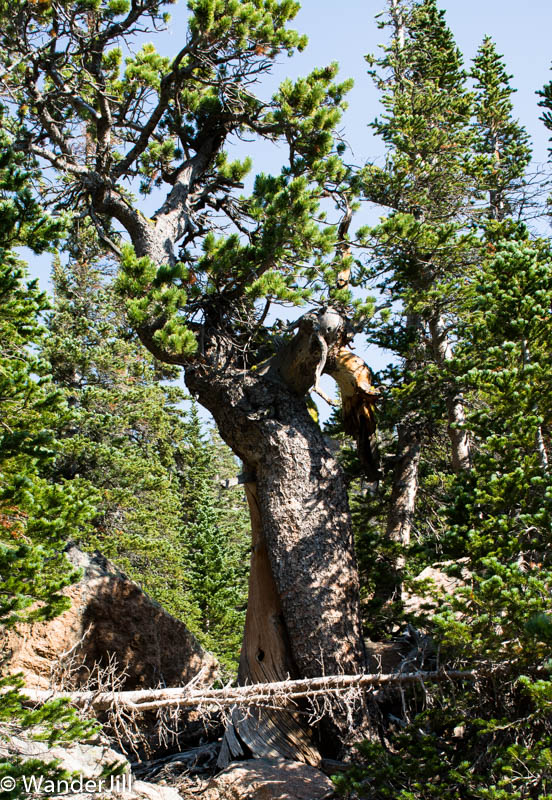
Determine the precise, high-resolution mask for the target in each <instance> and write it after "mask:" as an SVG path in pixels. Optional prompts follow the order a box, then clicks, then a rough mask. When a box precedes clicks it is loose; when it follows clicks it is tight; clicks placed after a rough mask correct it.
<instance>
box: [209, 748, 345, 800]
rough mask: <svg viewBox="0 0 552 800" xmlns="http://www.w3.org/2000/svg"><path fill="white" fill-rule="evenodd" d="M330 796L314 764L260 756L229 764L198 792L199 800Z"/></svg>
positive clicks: (299, 799)
mask: <svg viewBox="0 0 552 800" xmlns="http://www.w3.org/2000/svg"><path fill="white" fill-rule="evenodd" d="M333 796H334V791H333V784H332V782H331V781H330V779H329V778H328V777H326V775H324V774H323V773H322V772H320V771H319V770H317V769H315V768H314V767H310V766H309V765H308V764H302V763H299V762H297V761H286V760H284V759H278V760H274V761H273V760H268V759H264V758H259V759H253V760H251V761H241V762H236V763H233V764H231V765H230V766H229V767H227V768H226V769H225V770H223V771H222V772H221V773H219V774H218V775H217V776H216V777H215V778H212V780H211V781H210V782H209V784H208V785H207V788H206V789H205V790H204V791H203V792H202V794H201V797H202V800H325V799H326V798H330V797H333Z"/></svg>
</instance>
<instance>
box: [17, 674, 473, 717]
mask: <svg viewBox="0 0 552 800" xmlns="http://www.w3.org/2000/svg"><path fill="white" fill-rule="evenodd" d="M477 677H478V672H477V671H476V670H435V671H417V672H407V673H400V672H393V673H389V674H382V673H379V674H361V675H326V676H324V677H321V678H300V679H297V680H284V681H274V682H272V683H255V684H250V685H248V686H235V687H234V686H231V687H225V688H223V689H201V688H198V689H193V688H192V689H190V688H188V687H187V686H183V687H174V688H169V689H140V690H136V691H132V692H99V693H98V692H92V691H85V692H52V691H48V690H46V689H25V690H24V692H25V697H26V700H25V701H24V702H26V703H27V704H28V703H33V704H34V703H38V704H40V703H46V702H47V701H49V700H54V699H60V698H66V699H67V700H69V701H70V702H71V703H72V704H73V705H75V706H78V707H79V708H93V709H94V710H95V711H106V710H107V709H109V708H111V706H112V705H113V704H119V705H120V706H121V707H127V708H129V709H132V710H133V711H140V712H142V711H152V710H155V709H158V708H160V707H161V706H162V705H163V706H169V705H170V706H178V707H181V708H201V709H205V710H211V711H212V710H223V709H229V708H230V709H231V708H234V707H236V706H244V707H245V706H258V705H263V704H264V703H268V704H271V705H272V706H278V707H281V708H286V707H289V706H290V705H292V703H293V702H295V701H297V700H299V699H303V698H305V699H308V698H311V697H315V696H316V695H321V694H324V695H332V694H333V695H337V694H339V693H340V692H346V691H348V690H349V689H351V688H369V687H372V686H376V687H381V686H383V685H397V686H401V685H405V684H413V683H425V682H428V683H429V682H439V681H453V680H454V681H457V680H459V681H473V680H476V679H477ZM6 691H7V690H3V692H2V693H5V692H6Z"/></svg>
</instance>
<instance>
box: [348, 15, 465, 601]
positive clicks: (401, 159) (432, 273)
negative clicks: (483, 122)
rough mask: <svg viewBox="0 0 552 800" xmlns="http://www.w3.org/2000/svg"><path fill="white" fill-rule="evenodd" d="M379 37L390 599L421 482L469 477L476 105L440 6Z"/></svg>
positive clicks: (369, 181) (372, 179)
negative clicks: (451, 371) (466, 400)
mask: <svg viewBox="0 0 552 800" xmlns="http://www.w3.org/2000/svg"><path fill="white" fill-rule="evenodd" d="M380 26H381V27H390V28H391V30H392V37H391V41H390V43H389V45H388V46H387V47H385V48H384V53H383V55H382V57H381V58H379V59H374V58H372V57H369V58H368V59H367V60H368V62H369V63H370V65H371V67H372V69H371V74H372V76H373V78H374V80H375V82H376V85H377V86H378V88H379V89H380V91H381V99H382V104H383V107H384V109H385V113H384V115H383V116H382V117H381V118H378V119H377V120H376V121H375V122H374V123H373V128H374V130H375V131H376V132H377V133H378V134H379V135H380V136H381V137H382V139H383V141H384V142H385V144H386V147H387V159H386V165H385V167H383V168H379V167H376V166H373V165H367V166H366V167H365V168H364V170H363V171H362V173H361V179H362V182H363V190H364V194H365V197H367V198H368V199H369V200H371V201H372V202H375V203H377V204H378V205H380V206H382V207H383V209H384V211H385V213H386V216H385V218H384V220H383V221H382V222H381V224H379V225H378V226H376V227H372V228H370V229H368V230H366V231H365V232H364V237H365V243H366V245H367V247H368V248H369V253H370V266H369V268H368V269H367V272H366V278H367V280H369V281H370V282H372V283H375V285H376V287H377V288H378V290H379V291H380V293H381V294H382V296H383V299H384V303H385V305H386V308H385V309H384V311H383V313H382V314H381V316H380V317H378V318H375V319H374V320H373V321H372V324H371V330H370V334H369V340H370V342H372V343H373V344H377V345H379V346H380V347H383V348H385V349H386V350H389V351H391V352H392V353H394V354H395V357H396V358H398V363H396V364H395V365H394V366H392V367H390V368H389V370H388V371H387V374H382V375H380V378H381V379H382V380H383V382H384V385H385V384H388V385H389V393H388V394H387V392H386V393H385V394H386V395H387V397H386V399H385V400H384V402H383V404H382V410H381V417H380V422H381V427H382V429H383V430H384V431H385V430H386V429H387V430H388V433H387V434H385V433H384V434H383V437H382V438H383V442H384V450H385V449H386V448H387V453H385V452H384V461H387V462H388V463H389V462H391V463H392V464H393V474H392V476H391V477H390V481H388V482H387V484H386V485H385V486H384V488H383V497H384V498H385V497H386V498H387V503H386V507H387V509H388V513H387V519H386V520H384V521H383V522H380V523H379V526H380V528H381V525H382V524H383V525H384V526H385V534H384V540H385V541H386V542H387V543H389V544H385V545H384V547H385V548H387V549H388V551H389V553H388V556H387V557H386V561H387V563H388V564H389V565H390V568H391V573H390V575H389V579H388V581H387V582H389V580H390V586H389V587H388V589H387V590H384V594H388V592H389V591H391V592H392V591H393V590H394V588H397V581H399V583H400V572H401V570H402V567H403V566H404V556H400V555H399V556H397V548H399V549H400V548H401V547H407V546H408V545H409V544H410V541H411V536H412V531H413V528H414V521H415V514H416V501H417V497H418V491H419V486H420V477H421V475H423V474H424V472H430V473H432V474H433V476H436V474H438V473H439V472H441V473H443V472H444V473H445V474H446V473H447V472H448V471H449V470H448V462H449V461H450V462H451V463H452V466H453V469H454V470H455V471H461V470H466V469H469V463H470V448H469V440H468V436H467V433H466V431H465V429H464V420H465V417H464V410H463V401H462V398H461V396H460V394H459V393H458V390H457V388H456V386H455V385H454V383H453V381H452V380H451V379H450V378H448V377H447V372H448V366H447V365H448V363H449V361H450V359H451V356H452V347H451V327H453V324H454V315H455V308H456V306H457V304H458V299H459V294H460V293H461V287H462V280H463V276H464V275H465V272H466V269H467V267H468V265H469V264H470V262H471V261H472V260H473V253H474V248H475V247H476V242H475V240H474V239H473V237H472V236H471V234H470V232H469V230H467V227H466V226H467V221H468V210H469V206H470V202H471V200H472V197H473V185H474V184H473V179H472V177H471V176H470V174H469V170H467V169H466V164H467V162H468V161H469V156H470V152H471V146H472V143H473V130H472V128H471V125H470V122H471V116H472V96H471V94H470V93H469V92H468V90H467V86H466V74H465V71H464V69H463V65H462V58H461V55H460V53H459V51H458V48H457V47H456V45H455V43H454V39H453V36H452V34H451V32H450V30H449V29H448V27H447V25H446V22H445V19H444V12H442V11H439V9H438V7H437V4H436V2H435V0H423V1H421V2H414V3H410V2H401V1H400V0H392V2H390V3H389V8H388V12H387V15H386V16H385V17H384V19H383V20H382V21H381V22H380ZM395 430H396V439H395V436H394V431H395ZM447 435H448V439H449V443H448V446H447V445H446V439H444V438H443V437H446V436H447ZM447 449H448V452H449V453H450V455H448V454H447ZM426 465H431V466H429V467H428V468H426ZM432 480H434V478H432ZM438 483H439V479H437V485H438ZM430 504H431V503H430ZM380 509H381V506H380ZM424 511H425V513H426V515H427V516H430V515H431V514H434V513H435V509H431V508H427V507H426V508H425V509H424ZM378 516H379V517H380V520H381V510H380V511H379V513H378ZM393 553H394V554H395V556H394V558H393ZM393 561H395V566H393ZM396 570H398V575H395V576H394V577H393V574H394V572H395V571H396Z"/></svg>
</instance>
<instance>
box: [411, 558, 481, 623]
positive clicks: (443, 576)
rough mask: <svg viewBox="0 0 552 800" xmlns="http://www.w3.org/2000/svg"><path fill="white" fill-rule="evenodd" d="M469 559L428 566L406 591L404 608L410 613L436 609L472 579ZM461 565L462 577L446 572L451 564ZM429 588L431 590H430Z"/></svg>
mask: <svg viewBox="0 0 552 800" xmlns="http://www.w3.org/2000/svg"><path fill="white" fill-rule="evenodd" d="M466 562H467V559H459V560H458V561H457V562H452V561H443V562H442V563H438V564H434V565H433V566H432V567H426V568H425V569H424V570H422V572H420V574H419V575H418V576H417V577H416V578H415V579H414V581H413V589H412V591H410V592H405V594H404V597H403V605H404V610H405V612H406V613H408V614H420V613H423V612H426V613H427V612H433V611H435V610H436V609H437V608H438V607H439V605H440V604H441V602H442V599H443V598H446V597H447V596H448V597H450V596H452V595H453V594H454V593H455V592H456V590H457V589H459V588H460V587H462V586H465V585H466V583H467V581H469V579H470V574H469V570H468V569H467V567H466V566H465V565H466ZM453 563H454V565H455V566H458V565H460V567H461V575H462V577H461V578H454V577H452V576H451V575H449V574H448V573H447V572H446V568H447V567H450V566H451V565H453ZM428 590H429V591H428Z"/></svg>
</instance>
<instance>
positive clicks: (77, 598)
mask: <svg viewBox="0 0 552 800" xmlns="http://www.w3.org/2000/svg"><path fill="white" fill-rule="evenodd" d="M67 556H68V559H69V561H70V562H71V563H72V564H73V565H74V566H76V567H79V568H81V569H82V570H83V576H82V579H81V580H80V581H79V582H78V583H76V584H74V585H73V586H70V587H68V588H67V589H66V590H65V593H66V594H67V595H68V596H69V597H70V598H71V608H70V609H68V610H67V611H65V612H64V613H63V614H61V615H60V616H59V617H56V618H55V619H53V620H50V621H47V622H37V623H34V624H30V625H21V626H19V628H18V630H17V631H16V632H8V633H6V634H5V636H4V642H3V645H4V647H3V649H4V652H6V651H7V652H8V653H10V652H11V655H10V658H9V662H8V664H7V669H8V670H9V671H11V672H22V673H23V676H24V679H25V683H26V684H27V686H29V687H31V688H36V689H46V688H49V687H50V685H51V679H52V665H54V664H56V663H58V664H59V663H60V662H63V661H64V660H65V661H67V660H68V659H70V660H71V661H72V663H73V665H79V667H78V669H77V670H76V671H73V672H72V681H71V682H72V684H73V688H78V687H79V686H82V685H83V684H84V683H85V682H86V680H87V679H88V677H89V675H90V671H91V670H92V669H94V667H95V665H99V666H107V665H108V664H109V662H110V660H114V661H115V662H116V665H117V672H118V673H119V675H121V673H123V672H124V679H123V682H122V685H121V688H124V689H129V690H130V689H142V688H144V689H145V688H154V687H155V686H158V685H163V686H181V685H183V684H186V683H188V682H189V681H190V680H191V679H192V678H194V677H195V676H197V675H198V673H200V672H201V674H202V680H204V681H205V682H206V683H210V682H211V681H212V678H213V677H214V674H215V672H216V667H217V662H216V660H215V658H214V657H213V656H212V655H210V654H209V653H206V652H205V651H204V650H203V649H202V647H201V646H200V644H199V643H198V641H197V640H196V639H195V637H194V636H193V635H192V634H191V633H190V631H189V630H188V629H187V627H186V625H185V624H184V623H183V622H180V621H179V620H177V619H175V618H174V617H172V616H171V615H170V614H168V613H167V612H166V611H165V610H164V609H163V608H162V607H161V606H160V605H158V604H157V603H155V602H154V601H153V600H152V599H151V598H149V597H148V595H147V594H145V592H143V591H142V589H141V588H140V587H139V586H138V585H137V584H136V583H133V582H132V581H131V580H129V579H128V578H127V577H126V576H125V575H124V574H123V573H122V572H120V571H119V570H118V569H117V568H116V567H115V566H114V565H113V564H111V563H110V562H109V561H108V560H107V559H106V558H104V557H103V556H102V555H101V554H99V553H95V554H94V555H89V554H88V553H83V552H82V551H81V550H79V548H77V547H75V546H71V547H70V548H69V549H68V551H67Z"/></svg>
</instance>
